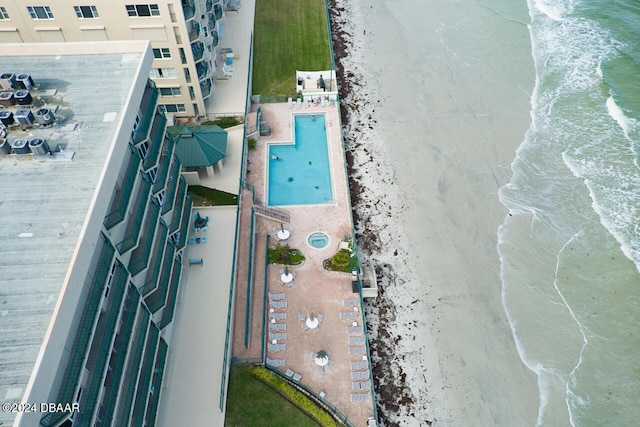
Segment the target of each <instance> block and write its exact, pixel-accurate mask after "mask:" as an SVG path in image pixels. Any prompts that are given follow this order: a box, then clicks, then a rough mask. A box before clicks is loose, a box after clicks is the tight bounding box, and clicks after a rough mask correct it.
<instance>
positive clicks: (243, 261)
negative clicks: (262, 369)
mask: <svg viewBox="0 0 640 427" xmlns="http://www.w3.org/2000/svg"><path fill="white" fill-rule="evenodd" d="M254 108H255V107H254ZM260 108H261V111H262V120H265V121H268V122H269V124H270V126H271V135H269V136H262V137H256V139H257V147H256V149H255V150H251V151H250V152H249V159H248V160H249V162H250V164H248V165H247V169H248V170H249V171H250V173H248V174H247V181H248V182H249V184H250V185H251V186H252V187H253V189H254V191H255V196H254V194H253V192H252V190H250V189H248V188H247V189H244V190H243V192H242V206H243V209H242V212H241V217H240V232H239V241H238V244H239V256H238V259H239V262H238V267H237V268H238V271H237V274H238V276H237V288H236V289H237V292H236V300H235V318H234V340H233V357H234V359H237V360H238V359H239V360H242V359H245V360H256V359H259V358H260V357H261V352H262V349H263V345H264V347H265V349H266V357H268V358H269V359H278V360H282V359H283V360H284V366H280V367H277V368H275V369H278V370H280V372H281V373H282V374H286V372H287V371H288V370H291V371H293V372H295V373H297V374H299V375H300V376H301V378H300V380H299V383H301V384H302V385H304V386H305V387H307V388H309V389H311V390H312V391H314V392H315V393H316V394H321V393H323V394H324V399H325V401H327V402H328V403H330V404H331V405H334V406H335V407H337V408H338V410H339V411H340V412H342V413H343V414H344V415H345V416H346V417H347V418H348V419H349V420H350V421H351V422H352V423H353V424H354V425H365V424H366V421H367V419H368V418H369V417H371V416H373V414H374V407H373V404H374V402H373V399H372V395H373V393H372V385H373V381H372V380H371V376H370V364H369V361H368V357H367V356H366V346H365V344H364V338H365V337H364V332H363V330H362V326H363V314H362V305H361V301H360V296H359V293H354V292H353V290H352V285H351V282H352V276H351V274H349V273H339V272H330V271H326V270H325V269H324V268H323V266H322V262H323V260H325V259H327V258H329V257H331V256H332V255H334V254H335V253H336V252H338V250H339V246H340V242H344V241H346V239H348V238H349V237H350V236H351V233H352V227H351V216H350V203H349V198H348V185H347V178H346V169H345V162H344V152H343V148H342V137H341V132H340V119H339V109H338V106H337V104H336V105H331V104H328V105H327V106H325V107H320V106H318V107H315V106H311V107H306V106H304V107H302V108H298V107H294V108H290V107H289V106H288V105H287V104H286V103H284V104H262V105H260ZM322 113H324V114H326V130H327V135H328V145H329V159H330V167H331V177H332V183H333V200H331V201H330V202H329V203H327V204H320V205H296V206H286V207H283V208H285V209H286V211H287V212H288V213H289V214H290V222H289V223H284V224H283V227H284V228H285V229H289V230H292V233H291V237H290V238H289V239H288V240H287V241H286V243H288V244H289V246H290V247H291V248H296V249H299V250H300V251H301V252H302V253H303V255H304V256H305V257H306V260H305V261H304V263H303V264H302V265H300V266H296V267H291V268H290V270H291V271H293V272H295V274H296V276H295V279H294V285H293V287H288V286H283V285H281V284H280V283H279V282H280V280H279V279H280V271H281V270H282V269H283V268H284V266H281V265H268V266H267V264H266V253H265V250H266V245H267V235H269V245H270V246H274V245H275V244H277V243H276V240H275V235H276V234H277V233H276V232H277V231H278V230H279V229H280V228H281V223H280V221H278V220H273V219H270V218H266V217H264V216H259V215H255V224H254V226H253V228H252V225H251V222H252V215H251V206H252V204H253V203H254V201H258V203H259V202H261V201H265V200H266V195H265V193H266V183H267V182H268V175H267V174H268V169H267V168H268V162H269V161H270V160H269V154H268V144H269V143H282V142H288V141H289V142H290V141H292V138H293V135H292V132H293V116H292V115H293V114H316V115H317V114H322ZM253 116H254V118H253V119H252V118H251V117H249V118H248V122H249V123H251V120H255V115H253ZM254 197H255V198H254ZM252 230H253V233H254V240H253V244H252V245H253V248H254V249H253V253H254V256H253V258H252V260H253V262H252V267H249V263H248V262H247V261H248V260H249V259H250V258H251V254H250V241H251V233H252ZM317 231H321V232H323V233H325V234H327V236H329V244H328V245H327V246H326V247H325V248H323V249H316V248H314V247H312V246H310V245H309V244H308V242H307V239H308V237H309V235H310V234H312V233H314V232H317ZM249 268H251V271H252V279H253V280H252V281H251V282H250V283H249V272H250V269H249ZM265 268H266V272H265ZM265 273H266V274H265ZM265 277H266V287H267V289H266V292H265ZM248 285H249V286H248ZM249 287H250V288H251V298H250V300H249V304H247V295H248V292H247V290H248V288H249ZM269 293H271V294H277V293H280V294H282V293H284V299H283V300H282V301H286V303H287V304H286V309H279V308H275V309H274V311H273V313H275V314H286V319H280V320H276V322H275V324H278V325H285V326H278V328H286V329H284V330H278V331H275V330H270V329H269V325H273V324H272V323H271V321H270V312H269V310H270V306H269V298H268V296H267V298H265V295H268V294H269ZM345 301H348V302H345ZM345 304H349V305H348V306H346V305H345ZM350 304H354V305H355V307H356V308H354V306H352V305H350ZM247 308H248V309H249V310H250V311H249V312H247ZM343 312H344V313H347V312H350V313H352V314H351V315H350V317H349V318H346V316H345V315H341V313H343ZM311 313H314V315H318V314H321V315H322V316H323V322H322V323H321V324H320V326H319V329H318V331H317V332H313V331H312V330H303V327H302V325H303V324H304V320H302V321H301V320H299V317H298V315H299V314H303V315H305V316H308V315H310V314H311ZM275 317H282V316H275ZM247 320H248V321H249V323H247ZM354 322H355V323H356V324H357V327H359V328H360V332H359V333H358V332H357V330H355V329H354V330H351V331H352V333H351V334H349V333H348V332H347V331H348V329H347V328H350V327H354V326H353V324H354ZM356 329H357V328H356ZM269 332H272V333H286V338H285V339H277V340H276V344H285V349H284V350H283V351H269V349H268V347H269V346H268V345H267V344H273V342H272V340H271V337H270V336H269ZM350 336H351V337H356V336H358V337H361V339H362V341H363V342H362V343H359V344H355V343H356V342H358V341H360V340H359V339H358V338H351V339H350V338H349V337H350ZM363 347H364V348H365V352H364V353H363V352H362V348H363ZM272 348H273V347H272ZM356 348H357V349H356ZM320 350H327V351H329V352H330V360H331V362H332V365H331V366H327V367H326V368H325V369H324V372H323V373H319V372H318V369H317V364H316V363H315V361H314V360H313V358H312V353H317V352H318V351H320ZM363 359H365V360H363ZM351 362H360V364H361V365H364V367H363V368H360V369H358V371H359V372H361V373H359V374H356V376H359V377H362V378H361V379H359V380H358V381H355V380H354V381H352V378H353V375H352V363H351ZM362 362H364V363H362ZM367 381H368V384H367ZM355 382H359V383H364V384H362V386H363V388H362V389H357V390H354V387H355V386H356V385H354V383H355ZM367 385H368V387H367ZM352 395H357V396H355V397H354V396H352ZM359 399H361V400H359ZM354 400H355V401H354Z"/></svg>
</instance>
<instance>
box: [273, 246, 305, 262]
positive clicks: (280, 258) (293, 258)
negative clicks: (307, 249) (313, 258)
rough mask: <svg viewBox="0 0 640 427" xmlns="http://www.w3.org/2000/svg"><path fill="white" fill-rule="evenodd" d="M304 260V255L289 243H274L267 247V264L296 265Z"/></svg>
mask: <svg viewBox="0 0 640 427" xmlns="http://www.w3.org/2000/svg"><path fill="white" fill-rule="evenodd" d="M304 260H305V258H304V255H302V253H301V252H300V251H299V250H297V249H293V248H290V247H289V245H276V247H275V248H269V264H284V265H298V264H302V262H303V261H304Z"/></svg>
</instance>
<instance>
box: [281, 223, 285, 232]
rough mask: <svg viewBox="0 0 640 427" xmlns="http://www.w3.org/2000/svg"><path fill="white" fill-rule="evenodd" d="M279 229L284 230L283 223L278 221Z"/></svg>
mask: <svg viewBox="0 0 640 427" xmlns="http://www.w3.org/2000/svg"><path fill="white" fill-rule="evenodd" d="M280 230H282V231H284V224H283V223H280Z"/></svg>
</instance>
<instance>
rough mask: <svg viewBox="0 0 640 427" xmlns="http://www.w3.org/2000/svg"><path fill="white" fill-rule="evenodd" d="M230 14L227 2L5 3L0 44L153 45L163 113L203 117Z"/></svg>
mask: <svg viewBox="0 0 640 427" xmlns="http://www.w3.org/2000/svg"><path fill="white" fill-rule="evenodd" d="M227 7H234V6H229V5H227ZM224 9H225V6H224V5H223V3H222V0H151V2H149V3H141V2H137V3H136V1H135V0H77V1H69V0H37V1H31V0H3V1H1V2H0V43H33V42H80V41H82V42H86V41H106V40H149V41H151V44H152V48H153V55H154V61H153V64H152V67H151V72H150V77H151V78H152V79H153V81H154V82H155V83H156V86H157V87H158V89H159V90H160V98H159V104H160V106H161V107H160V108H161V109H162V110H164V111H165V112H166V113H171V114H173V115H175V116H176V117H199V116H203V115H204V114H205V113H206V112H205V100H206V99H207V98H209V97H210V96H212V94H213V92H214V85H215V81H216V77H217V75H218V72H219V68H220V67H222V66H223V65H224V64H222V63H221V62H223V61H225V55H224V53H221V52H219V49H218V48H217V46H218V36H219V34H220V33H221V32H222V28H223V24H222V21H221V20H222V19H223V17H224ZM220 73H221V77H223V76H222V72H221V70H220Z"/></svg>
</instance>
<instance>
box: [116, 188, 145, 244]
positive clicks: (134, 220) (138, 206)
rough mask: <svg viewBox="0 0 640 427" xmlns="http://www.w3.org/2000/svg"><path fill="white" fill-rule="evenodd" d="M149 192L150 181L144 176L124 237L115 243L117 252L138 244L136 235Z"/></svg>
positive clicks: (138, 231) (138, 232)
mask: <svg viewBox="0 0 640 427" xmlns="http://www.w3.org/2000/svg"><path fill="white" fill-rule="evenodd" d="M150 192H151V183H150V182H149V180H148V179H147V177H146V176H143V177H142V188H140V191H139V192H138V197H137V198H136V201H135V206H134V207H133V209H134V211H133V213H132V214H131V215H130V216H129V219H128V222H127V229H126V231H125V234H124V235H125V237H124V239H122V241H121V242H120V243H118V244H117V245H116V248H118V252H119V253H120V254H124V253H125V252H127V251H128V250H130V249H132V248H134V247H135V246H136V245H137V244H138V236H139V235H140V227H141V225H142V219H143V218H144V213H145V211H146V210H147V204H148V202H149V193H150Z"/></svg>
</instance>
